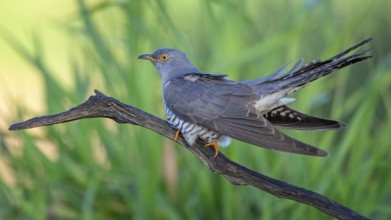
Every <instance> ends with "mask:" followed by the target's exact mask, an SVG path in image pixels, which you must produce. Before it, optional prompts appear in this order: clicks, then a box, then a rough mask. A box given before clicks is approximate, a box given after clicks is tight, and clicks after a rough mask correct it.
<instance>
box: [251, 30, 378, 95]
mask: <svg viewBox="0 0 391 220" xmlns="http://www.w3.org/2000/svg"><path fill="white" fill-rule="evenodd" d="M371 40H372V38H369V39H366V40H364V41H362V42H360V43H358V44H356V45H354V46H353V47H351V48H349V49H347V50H345V51H342V52H341V53H339V54H337V55H335V56H334V57H331V58H329V59H327V60H325V61H313V62H311V63H309V64H307V65H304V66H302V67H300V66H301V61H299V62H298V63H297V64H296V65H295V67H293V68H292V69H291V70H290V71H288V72H287V73H283V72H284V71H283V70H284V68H285V67H283V68H281V69H280V70H278V71H277V72H275V73H273V74H272V75H270V76H268V77H265V78H262V79H260V80H259V81H258V82H257V81H256V80H254V81H251V82H250V81H249V84H251V85H252V86H254V87H258V86H259V87H258V88H260V90H262V91H260V93H262V94H264V95H267V94H273V93H276V92H279V91H284V90H285V91H286V94H283V96H285V95H288V94H290V93H292V92H295V91H297V90H298V89H300V88H302V87H304V86H305V85H307V84H308V83H310V82H312V81H314V80H316V79H318V78H320V77H322V76H326V75H328V74H330V73H332V72H334V71H335V70H339V69H342V68H344V67H346V66H349V65H351V64H354V63H358V62H361V61H363V60H366V59H368V58H370V57H372V56H370V55H365V54H366V53H367V52H369V51H370V50H371V49H366V50H363V51H359V52H357V53H354V54H352V55H349V56H347V54H349V53H350V52H351V51H353V50H355V49H357V48H359V47H362V46H363V45H365V44H367V43H369V42H370V41H371Z"/></svg>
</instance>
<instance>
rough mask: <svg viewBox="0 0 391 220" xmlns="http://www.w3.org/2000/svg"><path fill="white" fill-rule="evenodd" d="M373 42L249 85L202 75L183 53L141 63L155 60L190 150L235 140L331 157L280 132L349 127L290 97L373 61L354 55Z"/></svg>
mask: <svg viewBox="0 0 391 220" xmlns="http://www.w3.org/2000/svg"><path fill="white" fill-rule="evenodd" d="M370 41H371V39H367V40H364V41H362V42H361V43H358V44H357V45H355V46H353V47H351V48H349V49H347V50H345V51H343V52H341V53H339V54H337V55H335V56H334V57H331V58H330V59H327V60H325V61H320V60H317V61H312V62H310V63H308V64H306V65H301V63H302V61H299V62H297V63H296V65H294V67H293V68H292V69H290V70H289V71H286V67H287V65H285V66H284V67H282V68H281V69H279V70H277V71H276V72H275V73H273V74H271V75H269V76H266V77H264V78H259V79H255V80H249V81H241V82H237V81H232V80H228V79H227V75H223V74H210V73H206V72H203V71H201V70H199V69H197V68H196V67H195V66H194V65H193V64H192V63H191V62H190V60H189V59H188V58H187V57H186V54H185V53H183V52H182V51H179V50H175V49H169V48H162V49H158V50H157V51H155V52H154V53H153V54H144V55H141V56H139V57H138V58H139V59H146V60H150V61H151V62H152V63H153V64H154V66H155V68H156V70H157V72H158V73H159V75H160V77H161V80H162V89H163V103H164V108H165V111H166V116H167V121H168V123H169V124H170V126H171V127H173V128H175V129H176V130H177V133H176V137H175V138H176V139H177V138H178V135H179V134H181V135H182V136H183V137H184V139H185V140H186V142H187V144H188V145H189V146H192V145H193V144H194V143H195V141H196V140H197V139H198V138H200V139H202V140H204V141H206V142H207V143H208V144H206V145H205V146H207V147H213V148H214V151H215V156H216V155H217V154H218V146H227V145H229V144H230V141H231V139H230V138H234V139H237V140H240V141H243V142H246V143H249V144H253V145H256V146H260V147H265V148H268V149H272V150H277V151H285V152H290V153H297V154H304V155H313V156H326V155H327V153H326V152H325V151H323V150H321V149H318V148H316V147H314V146H312V145H309V144H306V143H303V142H301V141H299V140H296V139H294V138H292V137H289V136H287V135H285V134H283V133H281V132H280V131H279V130H277V128H286V129H299V130H331V129H340V128H344V127H346V124H344V123H341V122H338V121H334V120H329V119H323V118H318V117H314V116H310V115H307V114H303V113H301V112H298V111H296V110H294V109H292V108H289V107H288V106H287V104H288V103H291V102H293V101H294V99H293V98H286V96H287V95H289V94H291V93H293V92H295V91H297V90H299V89H301V88H303V87H304V86H306V85H307V84H308V83H310V82H312V81H314V80H316V79H318V78H320V77H322V76H326V75H328V74H330V73H332V72H334V71H335V70H338V69H341V68H343V67H346V66H349V65H351V64H353V63H357V62H361V61H363V60H366V59H368V58H370V57H371V56H369V55H365V53H367V52H368V51H369V50H370V49H367V50H363V51H360V52H356V53H353V54H351V55H348V54H349V53H350V52H352V51H353V50H355V49H357V48H359V47H362V46H363V45H365V44H367V43H368V42H370Z"/></svg>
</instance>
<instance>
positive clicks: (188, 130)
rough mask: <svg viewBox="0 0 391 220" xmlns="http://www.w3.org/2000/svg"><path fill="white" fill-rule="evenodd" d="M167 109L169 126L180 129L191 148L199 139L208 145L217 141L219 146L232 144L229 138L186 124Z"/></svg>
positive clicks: (195, 125) (198, 126)
mask: <svg viewBox="0 0 391 220" xmlns="http://www.w3.org/2000/svg"><path fill="white" fill-rule="evenodd" d="M165 109H166V117H167V122H168V124H169V125H170V126H171V127H173V128H175V129H179V130H180V132H181V135H182V136H183V137H184V138H185V140H186V142H187V144H188V145H189V146H193V145H194V143H195V141H196V140H197V138H200V139H201V140H204V141H206V142H208V143H210V142H212V141H216V142H217V144H218V145H219V146H222V147H225V146H228V145H229V144H230V143H231V139H230V138H229V137H227V136H223V135H221V134H219V133H218V132H216V131H213V130H210V129H208V128H205V127H202V126H200V125H197V124H193V123H190V122H186V121H184V120H182V119H180V118H179V117H177V116H176V115H175V114H174V113H173V112H172V111H171V110H170V109H169V108H165Z"/></svg>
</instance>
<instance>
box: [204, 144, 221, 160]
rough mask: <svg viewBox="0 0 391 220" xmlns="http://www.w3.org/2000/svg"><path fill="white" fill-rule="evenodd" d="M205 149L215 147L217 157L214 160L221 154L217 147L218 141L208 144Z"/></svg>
mask: <svg viewBox="0 0 391 220" xmlns="http://www.w3.org/2000/svg"><path fill="white" fill-rule="evenodd" d="M205 147H213V149H214V150H215V155H214V157H213V158H215V157H216V156H217V154H219V147H218V146H217V142H216V141H212V142H210V143H208V144H205Z"/></svg>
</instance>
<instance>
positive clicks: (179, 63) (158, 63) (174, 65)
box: [138, 48, 202, 82]
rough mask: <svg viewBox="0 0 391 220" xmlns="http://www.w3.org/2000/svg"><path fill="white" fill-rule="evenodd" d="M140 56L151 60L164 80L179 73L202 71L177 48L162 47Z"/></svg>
mask: <svg viewBox="0 0 391 220" xmlns="http://www.w3.org/2000/svg"><path fill="white" fill-rule="evenodd" d="M138 58H139V59H144V60H149V61H151V62H152V63H153V65H154V66H155V68H156V70H157V71H158V73H159V75H160V77H161V78H162V80H163V82H164V81H167V80H170V79H171V78H172V77H174V76H178V75H184V74H188V73H202V72H201V71H200V70H198V69H197V68H196V67H194V65H193V64H192V63H191V62H190V60H189V59H188V58H187V56H186V54H185V53H183V52H182V51H179V50H175V49H170V48H161V49H158V50H156V51H155V52H154V53H153V54H143V55H141V56H139V57H138Z"/></svg>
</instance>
